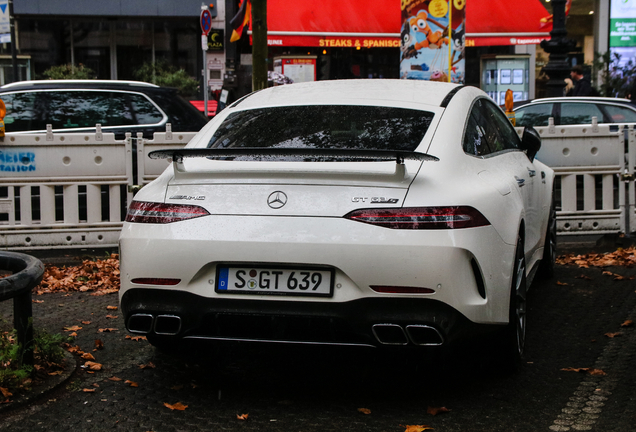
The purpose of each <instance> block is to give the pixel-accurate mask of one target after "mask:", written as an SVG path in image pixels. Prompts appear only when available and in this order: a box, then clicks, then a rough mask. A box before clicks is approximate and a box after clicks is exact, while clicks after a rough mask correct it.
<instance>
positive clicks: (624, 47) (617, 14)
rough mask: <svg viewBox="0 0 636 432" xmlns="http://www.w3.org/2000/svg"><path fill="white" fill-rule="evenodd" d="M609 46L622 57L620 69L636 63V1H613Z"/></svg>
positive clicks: (611, 4)
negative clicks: (631, 62) (630, 62)
mask: <svg viewBox="0 0 636 432" xmlns="http://www.w3.org/2000/svg"><path fill="white" fill-rule="evenodd" d="M609 46H610V51H611V52H612V54H618V55H620V61H619V64H618V66H619V67H622V66H625V65H626V64H627V63H628V62H629V61H630V60H631V61H636V0H612V1H611V3H610V40H609ZM612 57H613V56H612Z"/></svg>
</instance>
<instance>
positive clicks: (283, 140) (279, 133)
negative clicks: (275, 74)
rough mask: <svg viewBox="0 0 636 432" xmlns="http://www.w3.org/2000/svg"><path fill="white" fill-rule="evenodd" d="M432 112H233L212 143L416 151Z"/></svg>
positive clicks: (357, 109) (288, 109)
mask: <svg viewBox="0 0 636 432" xmlns="http://www.w3.org/2000/svg"><path fill="white" fill-rule="evenodd" d="M433 115H434V114H433V113H431V112H427V111H419V110H412V109H405V108H389V107H373V106H350V105H343V106H338V105H328V106H325V105H314V106H293V107H276V108H263V109H254V110H247V111H240V112H236V113H233V114H231V115H229V116H228V117H227V118H226V119H225V120H224V121H223V123H222V124H221V125H220V126H219V128H218V129H217V130H216V132H214V135H213V136H212V139H210V143H209V144H208V147H210V148H230V147H259V148H306V149H356V150H401V151H414V150H415V149H416V148H417V146H418V145H419V144H420V142H421V141H422V138H424V135H425V134H426V131H427V129H428V127H429V125H430V124H431V120H432V119H433Z"/></svg>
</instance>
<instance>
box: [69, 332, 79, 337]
mask: <svg viewBox="0 0 636 432" xmlns="http://www.w3.org/2000/svg"><path fill="white" fill-rule="evenodd" d="M69 336H70V337H75V336H77V333H75V332H73V333H70V334H69Z"/></svg>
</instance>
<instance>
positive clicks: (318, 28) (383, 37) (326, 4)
mask: <svg viewBox="0 0 636 432" xmlns="http://www.w3.org/2000/svg"><path fill="white" fill-rule="evenodd" d="M547 16H548V12H547V11H546V10H545V8H544V7H543V5H542V4H541V2H540V1H539V0H525V1H523V2H515V1H511V0H466V46H468V47H470V46H486V45H523V44H529V43H532V44H535V43H539V41H540V40H542V39H547V38H549V32H550V30H551V29H552V24H551V23H550V24H542V23H541V22H540V20H541V18H544V17H547ZM267 27H268V31H267V43H268V45H270V46H313V47H325V48H327V47H355V46H361V47H363V48H374V47H399V46H400V29H401V27H402V18H401V11H400V1H399V0H374V1H373V2H370V1H368V0H347V1H342V0H322V1H320V2H309V1H295V2H290V1H289V0H267Z"/></svg>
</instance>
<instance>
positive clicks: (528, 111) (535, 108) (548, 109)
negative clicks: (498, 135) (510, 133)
mask: <svg viewBox="0 0 636 432" xmlns="http://www.w3.org/2000/svg"><path fill="white" fill-rule="evenodd" d="M552 106H553V104H551V103H545V104H537V105H532V104H530V105H527V106H524V107H522V108H519V109H518V110H517V111H515V117H516V119H517V126H547V125H548V119H549V118H550V117H552Z"/></svg>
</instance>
